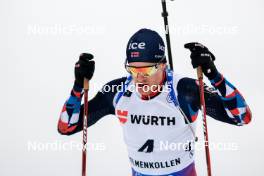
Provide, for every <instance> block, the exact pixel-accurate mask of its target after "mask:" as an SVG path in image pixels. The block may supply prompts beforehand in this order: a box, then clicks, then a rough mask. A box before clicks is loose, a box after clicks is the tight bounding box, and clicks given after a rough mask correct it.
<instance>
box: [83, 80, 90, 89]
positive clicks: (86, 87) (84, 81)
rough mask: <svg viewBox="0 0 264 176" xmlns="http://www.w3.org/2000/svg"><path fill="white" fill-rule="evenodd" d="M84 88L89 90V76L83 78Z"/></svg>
mask: <svg viewBox="0 0 264 176" xmlns="http://www.w3.org/2000/svg"><path fill="white" fill-rule="evenodd" d="M83 89H84V90H89V80H88V79H87V78H84V80H83Z"/></svg>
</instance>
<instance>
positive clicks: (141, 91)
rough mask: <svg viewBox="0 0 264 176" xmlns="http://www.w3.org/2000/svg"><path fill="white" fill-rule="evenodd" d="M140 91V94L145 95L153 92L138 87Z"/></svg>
mask: <svg viewBox="0 0 264 176" xmlns="http://www.w3.org/2000/svg"><path fill="white" fill-rule="evenodd" d="M138 93H139V94H140V95H143V96H148V95H150V94H151V92H150V91H147V92H146V91H144V90H143V88H138Z"/></svg>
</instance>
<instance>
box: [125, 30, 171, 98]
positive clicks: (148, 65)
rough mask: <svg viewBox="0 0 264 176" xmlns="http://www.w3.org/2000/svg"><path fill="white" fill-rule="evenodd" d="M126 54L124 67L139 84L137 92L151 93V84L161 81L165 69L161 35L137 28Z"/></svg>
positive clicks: (163, 46)
mask: <svg viewBox="0 0 264 176" xmlns="http://www.w3.org/2000/svg"><path fill="white" fill-rule="evenodd" d="M126 56H127V59H126V69H127V70H128V72H129V73H131V75H132V76H133V80H134V82H135V83H136V84H137V85H138V86H139V88H138V91H139V93H140V94H142V95H149V94H151V93H152V91H151V86H152V88H153V87H155V86H157V85H159V84H160V83H161V82H162V79H163V77H164V70H165V69H166V57H165V45H164V42H163V40H162V38H161V36H160V35H159V34H158V33H157V32H155V31H152V30H149V29H141V30H139V31H138V32H136V33H135V34H134V35H133V36H132V37H131V38H130V39H129V41H128V44H127V50H126ZM143 86H145V90H144V89H143ZM146 87H149V89H147V88H146ZM152 90H153V89H152Z"/></svg>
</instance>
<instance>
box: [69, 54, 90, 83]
mask: <svg viewBox="0 0 264 176" xmlns="http://www.w3.org/2000/svg"><path fill="white" fill-rule="evenodd" d="M92 59H93V55H92V54H88V53H82V54H81V55H80V57H79V61H78V62H76V64H75V69H74V74H75V84H77V85H78V86H79V87H81V88H83V80H84V78H87V79H88V80H91V79H92V77H93V74H94V68H95V62H94V61H93V60H92Z"/></svg>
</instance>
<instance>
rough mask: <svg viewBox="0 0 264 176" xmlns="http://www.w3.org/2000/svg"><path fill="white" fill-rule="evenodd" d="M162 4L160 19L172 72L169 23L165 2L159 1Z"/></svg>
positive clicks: (164, 0)
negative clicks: (162, 24) (162, 20)
mask: <svg viewBox="0 0 264 176" xmlns="http://www.w3.org/2000/svg"><path fill="white" fill-rule="evenodd" d="M161 4H162V14H161V15H162V17H163V19H164V26H165V33H166V42H167V51H168V59H169V67H170V69H171V70H173V62H172V54H171V42H170V31H169V21H168V16H169V13H168V12H167V5H166V0H161Z"/></svg>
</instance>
